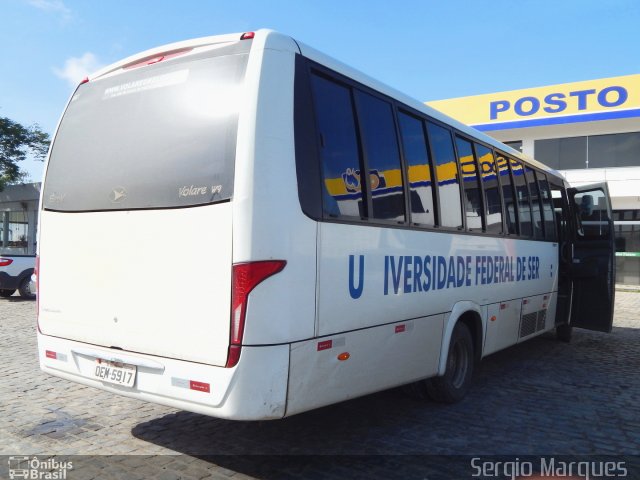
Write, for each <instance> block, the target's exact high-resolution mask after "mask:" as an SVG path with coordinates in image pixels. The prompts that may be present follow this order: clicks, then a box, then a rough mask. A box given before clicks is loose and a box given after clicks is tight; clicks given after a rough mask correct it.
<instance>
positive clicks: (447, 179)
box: [427, 122, 463, 229]
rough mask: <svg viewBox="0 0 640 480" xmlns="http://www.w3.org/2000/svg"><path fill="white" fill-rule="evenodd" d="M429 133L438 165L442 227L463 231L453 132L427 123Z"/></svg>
mask: <svg viewBox="0 0 640 480" xmlns="http://www.w3.org/2000/svg"><path fill="white" fill-rule="evenodd" d="M427 132H428V134H429V144H430V145H431V152H432V155H433V158H434V160H435V164H436V179H437V180H438V202H439V205H440V225H441V226H442V227H450V228H458V229H461V228H462V226H463V223H462V204H461V200H460V180H459V178H458V165H457V162H456V155H455V151H454V150H453V140H452V138H451V131H450V130H449V129H448V128H444V127H441V126H440V125H436V124H435V123H431V122H427Z"/></svg>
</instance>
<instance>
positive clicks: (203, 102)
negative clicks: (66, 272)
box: [43, 48, 248, 211]
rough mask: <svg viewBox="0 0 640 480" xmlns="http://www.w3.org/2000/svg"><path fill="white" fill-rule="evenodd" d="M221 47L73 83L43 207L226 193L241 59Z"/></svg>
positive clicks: (189, 200)
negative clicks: (218, 50) (164, 62)
mask: <svg viewBox="0 0 640 480" xmlns="http://www.w3.org/2000/svg"><path fill="white" fill-rule="evenodd" d="M222 52H227V53H229V51H228V49H226V48H221V49H220V53H222ZM220 53H218V54H217V55H216V56H211V53H208V54H207V56H204V55H202V54H200V55H199V56H198V57H195V56H192V57H185V58H184V59H180V60H173V61H171V62H167V63H166V64H163V63H158V64H155V65H150V66H146V67H143V68H139V69H133V70H130V71H126V72H125V73H122V74H119V75H115V76H112V77H107V78H104V79H99V80H97V81H95V82H89V83H87V84H84V85H81V86H80V87H79V88H78V90H77V92H76V93H75V95H74V96H73V98H72V99H71V102H70V104H69V107H68V108H67V111H66V112H65V114H64V117H63V119H62V122H61V124H60V128H59V130H58V133H57V135H56V138H55V140H54V145H53V149H52V152H51V159H50V161H49V167H48V169H47V174H46V179H45V187H44V192H43V195H44V208H47V209H51V210H59V211H94V210H129V209H141V208H167V207H183V206H192V205H201V204H208V203H212V202H217V201H221V200H226V199H229V198H231V196H232V194H233V174H234V160H235V151H236V131H237V118H238V105H239V103H240V101H241V86H242V82H243V79H244V73H245V69H246V64H247V57H248V55H246V54H245V53H242V54H238V53H237V51H232V52H231V53H233V54H222V55H221V54H220Z"/></svg>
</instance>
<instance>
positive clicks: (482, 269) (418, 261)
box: [349, 255, 553, 299]
mask: <svg viewBox="0 0 640 480" xmlns="http://www.w3.org/2000/svg"><path fill="white" fill-rule="evenodd" d="M357 257H358V258H357V261H358V278H357V281H356V272H355V270H356V255H349V294H350V295H351V298H353V299H358V298H360V297H361V296H362V292H363V290H364V278H365V256H364V255H358V256H357ZM551 272H552V275H553V264H552V265H551ZM539 278H540V257H537V256H528V257H518V256H509V255H477V256H475V257H472V256H470V255H467V256H461V255H448V256H442V255H425V256H419V255H397V256H396V255H385V257H384V281H383V293H384V295H389V294H392V295H399V294H409V293H418V292H429V291H434V290H445V289H450V288H464V287H471V286H473V285H490V286H494V285H495V286H497V285H499V284H503V283H513V282H522V281H529V280H537V279H539Z"/></svg>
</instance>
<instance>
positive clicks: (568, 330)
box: [556, 323, 573, 343]
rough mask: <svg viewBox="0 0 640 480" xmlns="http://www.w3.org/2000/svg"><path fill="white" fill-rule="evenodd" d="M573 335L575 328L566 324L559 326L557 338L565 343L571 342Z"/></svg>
mask: <svg viewBox="0 0 640 480" xmlns="http://www.w3.org/2000/svg"><path fill="white" fill-rule="evenodd" d="M572 333H573V327H572V326H571V325H567V324H566V323H565V324H563V325H558V326H557V327H556V338H557V339H558V340H559V341H561V342H564V343H569V342H571V334H572Z"/></svg>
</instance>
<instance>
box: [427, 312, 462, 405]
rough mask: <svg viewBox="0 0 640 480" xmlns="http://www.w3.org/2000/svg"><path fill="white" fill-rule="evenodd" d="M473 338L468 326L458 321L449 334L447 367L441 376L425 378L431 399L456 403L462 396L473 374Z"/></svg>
mask: <svg viewBox="0 0 640 480" xmlns="http://www.w3.org/2000/svg"><path fill="white" fill-rule="evenodd" d="M473 364H474V356H473V339H472V338H471V332H469V328H468V327H467V326H466V325H465V324H464V323H462V322H458V323H457V324H456V326H455V327H454V329H453V333H452V334H451V342H450V343H449V354H448V355H447V368H446V370H445V373H444V375H443V376H442V377H433V378H430V379H429V380H427V382H426V389H427V393H428V394H429V396H430V397H431V399H433V400H435V401H436V402H442V403H456V402H459V401H460V400H462V399H463V398H464V396H465V395H466V394H467V391H468V390H469V387H470V386H471V377H472V376H473Z"/></svg>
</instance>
